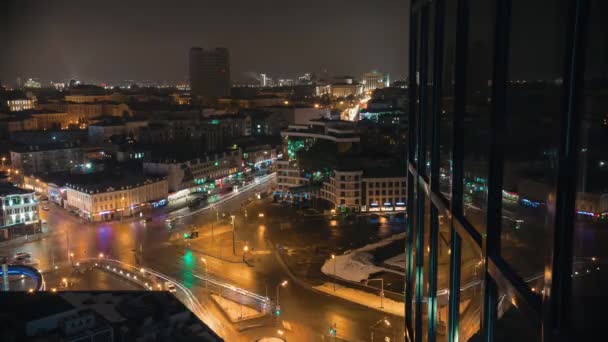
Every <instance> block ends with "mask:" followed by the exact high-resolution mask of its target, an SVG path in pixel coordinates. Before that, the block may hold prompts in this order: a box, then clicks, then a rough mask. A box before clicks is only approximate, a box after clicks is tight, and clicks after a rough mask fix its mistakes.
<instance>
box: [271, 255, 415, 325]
mask: <svg viewBox="0 0 608 342" xmlns="http://www.w3.org/2000/svg"><path fill="white" fill-rule="evenodd" d="M271 245H272V244H271ZM274 254H275V257H276V259H277V261H278V262H279V264H280V265H281V267H282V268H283V270H284V271H285V272H286V273H287V274H288V275H289V278H291V280H292V281H293V282H294V283H296V284H298V285H299V286H301V287H303V288H305V289H309V290H312V291H318V292H323V293H325V294H328V295H332V296H335V297H339V298H342V299H344V300H347V301H349V302H352V303H356V304H359V305H363V306H366V307H368V308H372V309H375V310H378V311H382V312H385V313H388V314H391V315H395V316H400V317H405V306H404V304H403V302H399V301H395V300H392V299H390V298H386V297H385V298H383V299H382V303H383V305H382V306H383V308H380V296H378V295H374V294H371V293H369V292H365V291H360V290H355V289H353V288H350V287H345V286H343V285H339V284H335V288H336V291H334V283H331V282H326V283H324V284H322V285H316V286H315V285H312V284H310V283H309V282H308V281H306V280H302V279H299V278H298V277H296V276H295V275H294V274H293V272H291V270H290V269H289V267H288V266H287V264H286V263H285V261H284V260H283V257H282V256H281V255H280V253H279V252H278V251H277V250H276V249H275V250H274Z"/></svg>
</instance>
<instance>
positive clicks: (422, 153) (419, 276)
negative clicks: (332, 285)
mask: <svg viewBox="0 0 608 342" xmlns="http://www.w3.org/2000/svg"><path fill="white" fill-rule="evenodd" d="M428 16H429V6H428V5H427V6H424V7H422V9H421V13H420V51H419V52H420V53H419V56H420V63H419V68H418V70H420V71H419V74H420V82H419V89H420V101H419V103H418V146H417V147H418V161H417V166H416V169H417V170H418V174H424V173H425V171H426V140H427V137H426V125H427V121H428V116H429V115H428V114H429V113H427V111H426V109H427V101H428V96H427V94H428V88H427V76H428V72H427V71H428V67H427V66H428V46H429V44H428V41H429V40H428V31H429V30H428ZM426 198H427V196H426V195H425V191H424V189H421V188H418V197H417V200H418V205H417V207H416V210H417V213H416V305H415V310H416V314H415V318H416V321H415V322H414V326H415V331H414V340H415V341H422V336H423V334H424V332H423V331H422V321H423V320H422V307H423V302H424V250H425V249H424V220H425V217H424V216H425V214H424V212H425V201H426Z"/></svg>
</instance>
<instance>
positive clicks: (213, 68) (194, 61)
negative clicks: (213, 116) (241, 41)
mask: <svg viewBox="0 0 608 342" xmlns="http://www.w3.org/2000/svg"><path fill="white" fill-rule="evenodd" d="M190 89H191V92H192V96H193V98H194V99H195V100H196V101H198V102H200V103H204V104H212V103H213V102H214V101H215V100H217V98H219V97H223V96H229V95H230V54H229V52H228V49H226V48H215V49H212V50H211V49H210V50H206V49H203V48H199V47H193V48H191V49H190Z"/></svg>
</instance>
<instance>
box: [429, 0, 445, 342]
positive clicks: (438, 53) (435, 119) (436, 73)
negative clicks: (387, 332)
mask: <svg viewBox="0 0 608 342" xmlns="http://www.w3.org/2000/svg"><path fill="white" fill-rule="evenodd" d="M434 15H435V20H434V23H435V29H434V30H433V31H434V32H435V38H434V40H433V41H434V47H433V51H434V54H433V56H434V60H433V96H432V99H431V100H432V101H433V104H432V120H431V125H432V137H431V174H430V183H431V184H430V187H431V193H439V152H440V151H439V148H440V137H439V110H440V106H439V103H440V100H441V89H442V83H441V78H442V69H443V68H442V65H443V34H444V30H443V26H444V18H445V6H444V0H438V1H437V2H436V3H435V13H434ZM437 215H438V212H437V207H435V205H433V204H432V203H431V222H430V227H431V229H430V236H429V241H430V253H429V295H428V299H427V313H428V341H429V342H434V341H435V340H436V336H437V272H438V267H437V248H438V241H437V240H438V238H439V221H438V217H437Z"/></svg>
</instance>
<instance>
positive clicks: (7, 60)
mask: <svg viewBox="0 0 608 342" xmlns="http://www.w3.org/2000/svg"><path fill="white" fill-rule="evenodd" d="M4 6H5V9H4V10H3V11H2V12H3V13H4V14H3V15H2V16H3V17H4V18H2V22H3V23H4V24H3V25H5V27H4V29H3V30H2V31H3V32H4V33H6V37H4V38H3V41H5V42H7V45H6V46H8V50H9V51H19V53H15V54H7V55H4V56H3V57H2V59H3V61H2V63H0V79H2V81H3V82H5V83H14V82H15V80H16V78H17V77H20V78H21V79H22V80H26V79H28V78H41V79H45V80H47V79H48V80H64V79H84V80H99V81H101V82H118V81H123V80H129V79H134V80H153V81H158V82H163V81H166V82H180V81H186V80H187V79H188V76H187V75H188V51H189V49H190V48H191V47H195V46H200V47H203V48H214V47H216V46H221V47H226V48H228V49H229V50H230V51H231V60H230V64H231V66H232V69H233V72H232V81H233V82H240V81H247V80H248V79H249V78H250V77H251V75H255V74H259V73H269V74H275V75H280V77H283V75H298V74H301V73H304V72H314V73H321V72H323V71H325V70H327V71H328V73H329V74H333V75H337V74H355V75H360V74H362V73H364V72H368V71H370V70H373V69H381V70H383V72H385V73H389V74H391V75H394V78H395V79H397V78H404V77H405V76H406V69H407V68H406V67H407V40H405V39H401V37H403V35H404V34H406V33H407V29H408V17H407V8H408V1H393V0H391V1H385V2H383V6H375V5H374V4H373V3H368V2H363V1H357V2H352V1H332V2H331V3H330V4H324V3H322V2H320V1H316V0H313V1H309V2H307V3H306V4H301V5H298V4H291V3H289V4H288V3H282V2H278V1H263V2H256V3H255V4H252V3H249V2H244V1H228V2H222V3H214V2H205V3H201V2H193V1H181V2H179V3H177V4H176V3H171V4H169V3H165V4H163V3H160V2H153V3H150V2H145V3H144V2H129V4H121V3H120V2H118V1H106V2H104V3H103V5H99V4H97V5H92V6H88V7H82V6H74V2H72V1H56V2H53V3H52V4H50V3H48V4H47V3H33V2H29V1H19V2H17V1H8V2H7V3H5V4H4ZM294 13H297V15H294ZM220 18H223V19H221V20H220ZM225 18H229V19H228V20H225ZM77 28H78V29H77ZM81 28H85V29H81ZM378 37H382V39H377V38H378ZM252 51H255V53H251V52H252Z"/></svg>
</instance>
